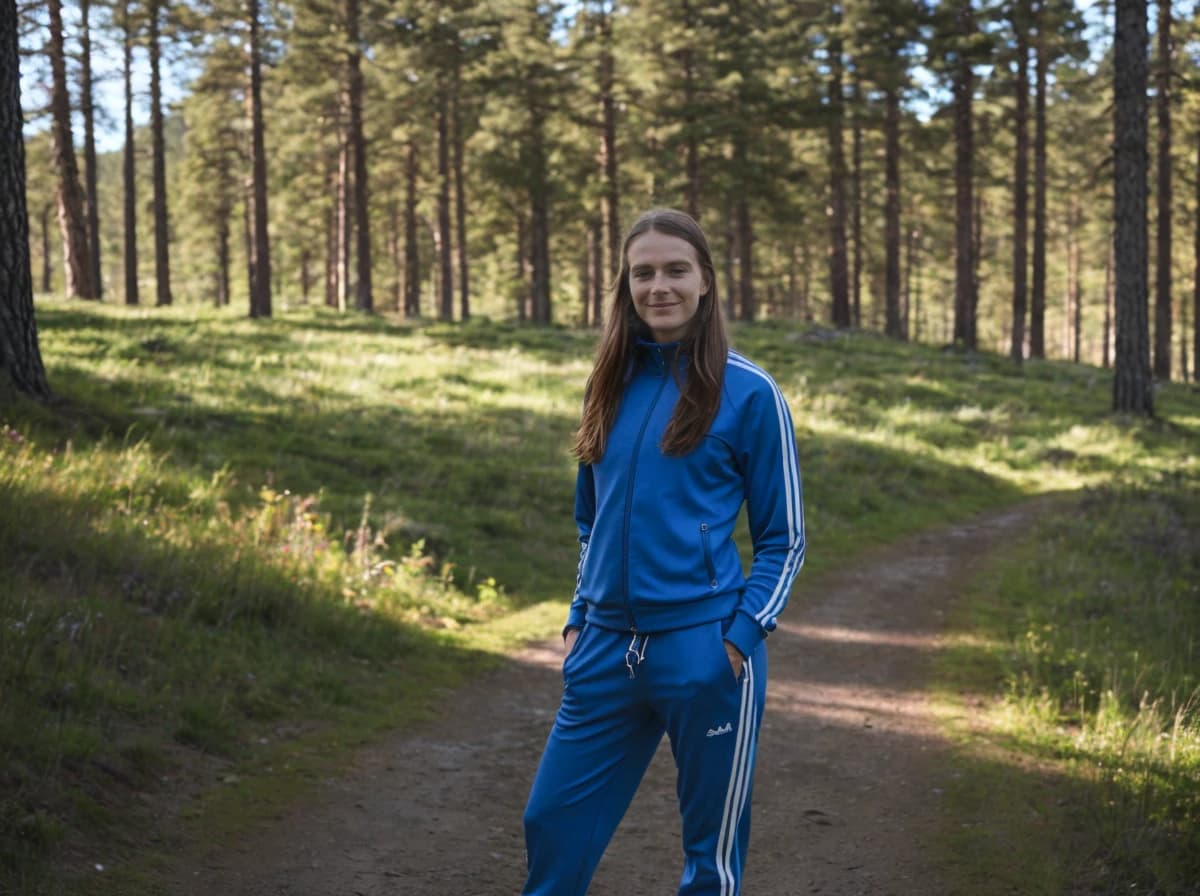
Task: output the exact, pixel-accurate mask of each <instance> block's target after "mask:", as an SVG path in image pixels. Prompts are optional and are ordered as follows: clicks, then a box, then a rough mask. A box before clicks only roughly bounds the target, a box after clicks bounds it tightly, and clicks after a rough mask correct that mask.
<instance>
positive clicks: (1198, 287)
mask: <svg viewBox="0 0 1200 896" xmlns="http://www.w3.org/2000/svg"><path fill="white" fill-rule="evenodd" d="M1196 170H1197V171H1200V140H1197V141H1196ZM1195 202H1196V211H1195V236H1194V237H1193V244H1192V267H1193V278H1192V382H1196V383H1200V177H1197V178H1196V189H1195Z"/></svg>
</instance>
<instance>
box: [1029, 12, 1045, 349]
mask: <svg viewBox="0 0 1200 896" xmlns="http://www.w3.org/2000/svg"><path fill="white" fill-rule="evenodd" d="M1044 7H1045V3H1044V2H1040V3H1039V4H1038V19H1037V44H1036V47H1035V54H1034V100H1033V119H1034V120H1033V271H1032V280H1033V282H1032V295H1031V296H1030V299H1031V301H1030V305H1031V307H1030V313H1029V357H1031V358H1044V357H1046V69H1047V67H1048V65H1049V55H1050V53H1049V49H1048V48H1047V47H1046V40H1047V33H1046V32H1047V28H1046V25H1045V18H1046V15H1045V9H1044Z"/></svg>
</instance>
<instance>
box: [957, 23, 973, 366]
mask: <svg viewBox="0 0 1200 896" xmlns="http://www.w3.org/2000/svg"><path fill="white" fill-rule="evenodd" d="M958 23H959V33H960V34H961V35H962V36H963V37H967V36H969V35H970V34H971V33H972V32H973V30H974V22H973V20H972V17H971V12H970V9H969V7H967V6H966V5H964V6H963V7H962V8H961V9H960V11H959V12H958ZM974 79H975V76H974V73H973V72H972V70H971V63H970V60H969V59H968V58H967V56H966V53H965V51H960V53H959V59H958V62H957V65H956V67H955V71H954V209H955V214H954V219H955V257H954V342H955V343H956V344H959V345H961V346H963V347H965V348H974V347H975V329H974V325H973V324H974V315H973V313H972V312H973V310H974V307H975V295H974V292H975V224H974V212H975V202H974V194H973V183H972V172H971V169H972V165H973V162H974V158H975V147H974V138H973V133H972V111H971V100H972V91H973V90H974Z"/></svg>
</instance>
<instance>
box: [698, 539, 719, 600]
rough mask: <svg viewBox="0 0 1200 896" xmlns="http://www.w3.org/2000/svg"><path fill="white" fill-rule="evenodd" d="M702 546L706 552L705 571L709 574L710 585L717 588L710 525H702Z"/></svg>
mask: <svg viewBox="0 0 1200 896" xmlns="http://www.w3.org/2000/svg"><path fill="white" fill-rule="evenodd" d="M700 546H701V548H703V550H704V571H705V572H707V573H708V585H709V587H710V588H716V587H717V568H716V566H714V565H713V556H712V545H711V544H710V543H709V534H708V523H701V524H700Z"/></svg>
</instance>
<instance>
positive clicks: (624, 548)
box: [621, 373, 670, 632]
mask: <svg viewBox="0 0 1200 896" xmlns="http://www.w3.org/2000/svg"><path fill="white" fill-rule="evenodd" d="M669 379H670V376H669V373H668V374H664V375H663V377H662V382H661V383H659V385H658V391H657V392H655V393H654V398H653V400H652V401H651V402H650V407H649V408H647V409H646V416H645V418H644V419H643V420H642V428H641V429H640V430H638V435H637V440H636V441H634V443H633V457H632V459H631V460H630V462H629V485H627V486H626V487H625V525H624V527H623V528H622V530H621V567H622V569H621V585H622V586H623V587H624V589H625V595H624V597H625V612H626V614H627V615H628V616H629V629H630V631H633V632H636V631H637V619H636V618H635V617H634V615H633V598H632V597H631V596H630V594H629V520H630V517H632V516H633V483H634V479H635V478H636V477H637V464H638V454H640V453H641V450H642V439H643V438H645V435H646V427H647V426H649V425H650V417H651V416H652V415H653V414H654V409H655V408H656V407H658V400H659V398H661V397H662V394H663V389H665V388H667V380H669Z"/></svg>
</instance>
